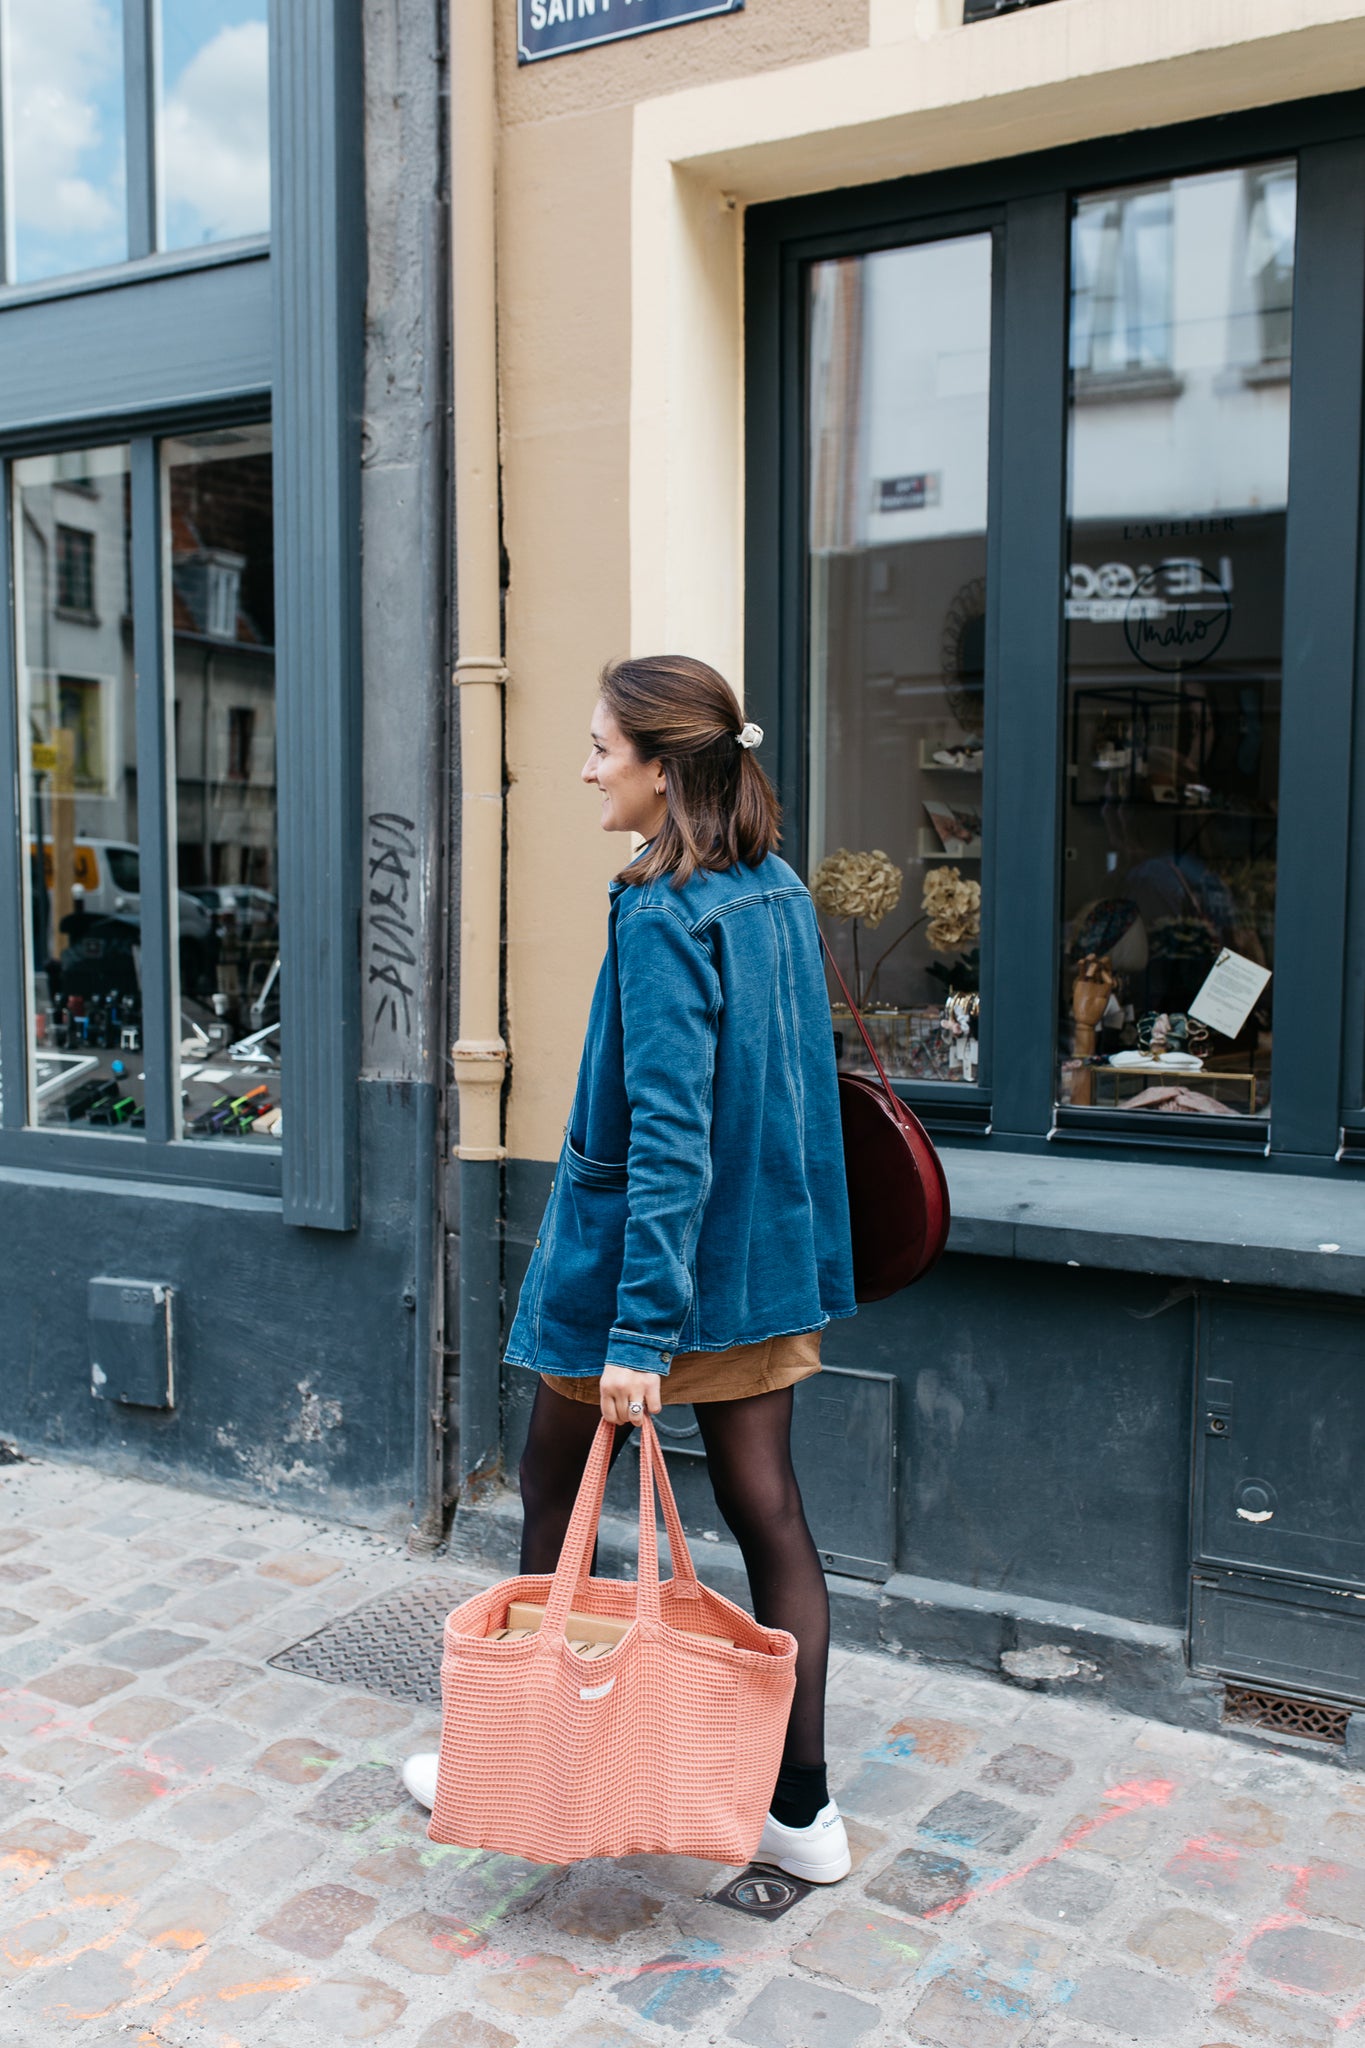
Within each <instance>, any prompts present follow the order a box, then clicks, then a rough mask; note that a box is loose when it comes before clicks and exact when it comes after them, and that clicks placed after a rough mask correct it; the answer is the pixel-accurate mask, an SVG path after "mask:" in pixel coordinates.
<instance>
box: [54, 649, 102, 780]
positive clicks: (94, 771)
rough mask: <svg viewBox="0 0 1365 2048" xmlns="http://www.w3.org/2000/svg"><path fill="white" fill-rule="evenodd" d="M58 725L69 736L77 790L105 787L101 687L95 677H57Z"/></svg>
mask: <svg viewBox="0 0 1365 2048" xmlns="http://www.w3.org/2000/svg"><path fill="white" fill-rule="evenodd" d="M57 693H58V722H59V723H60V724H61V725H63V726H64V727H65V728H66V730H67V731H68V732H69V733H71V735H72V778H73V780H74V782H75V785H76V788H77V789H90V790H99V791H101V792H103V791H104V790H105V789H106V788H107V786H108V779H107V775H106V772H105V757H104V701H103V696H104V686H103V684H102V683H101V682H100V679H99V677H98V676H58V678H57Z"/></svg>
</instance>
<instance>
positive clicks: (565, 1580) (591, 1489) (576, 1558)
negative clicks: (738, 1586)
mask: <svg viewBox="0 0 1365 2048" xmlns="http://www.w3.org/2000/svg"><path fill="white" fill-rule="evenodd" d="M615 1434H616V1424H615V1423H614V1422H608V1420H607V1418H606V1417H605V1415H604V1416H603V1418H602V1420H601V1422H599V1424H598V1425H597V1435H596V1436H595V1437H594V1438H593V1445H592V1450H591V1451H590V1453H589V1455H588V1462H587V1465H586V1466H585V1467H584V1471H583V1478H582V1481H581V1483H580V1485H579V1488H578V1498H577V1500H576V1501H575V1502H574V1510H573V1514H572V1516H571V1517H570V1519H569V1527H568V1531H567V1533H566V1535H565V1537H564V1547H563V1549H562V1550H561V1551H560V1553H559V1563H558V1564H557V1565H556V1567H555V1575H554V1579H553V1581H552V1582H551V1586H550V1593H549V1598H548V1599H547V1600H546V1602H545V1619H544V1621H543V1622H542V1623H541V1626H540V1630H539V1636H540V1640H541V1641H542V1642H544V1643H547V1644H555V1643H557V1640H558V1639H559V1638H560V1637H562V1636H563V1635H564V1633H565V1631H566V1629H567V1627H568V1621H569V1610H570V1608H571V1607H572V1605H573V1598H574V1594H575V1592H576V1591H577V1589H578V1587H579V1585H580V1584H581V1583H582V1582H583V1580H584V1579H585V1578H586V1575H587V1566H588V1561H589V1559H590V1558H591V1556H592V1547H593V1544H594V1542H595V1541H596V1539H597V1527H598V1523H599V1522H600V1521H601V1519H602V1496H603V1495H604V1493H605V1492H606V1490H607V1474H608V1472H609V1470H610V1469H611V1448H612V1439H613V1438H614V1436H615ZM656 1487H657V1490H658V1497H659V1500H660V1501H661V1503H662V1505H663V1512H664V1523H665V1526H666V1527H667V1530H668V1542H669V1549H670V1551H671V1553H672V1557H673V1577H674V1582H675V1585H676V1589H677V1591H678V1593H679V1594H681V1596H682V1597H683V1598H684V1599H693V1598H696V1597H697V1596H698V1592H699V1588H698V1585H697V1571H696V1566H695V1565H694V1564H693V1562H692V1553H691V1551H690V1550H689V1549H688V1547H687V1538H686V1537H685V1536H684V1535H683V1526H682V1518H681V1516H680V1515H679V1513H678V1504H677V1502H676V1500H675V1499H674V1498H673V1488H672V1485H671V1484H670V1482H669V1477H668V1472H667V1469H666V1467H665V1465H664V1460H663V1452H662V1451H661V1449H660V1448H659V1439H658V1437H657V1436H656V1434H655V1431H654V1425H653V1423H652V1422H651V1421H650V1419H649V1417H648V1416H647V1415H646V1416H644V1417H642V1419H641V1422H640V1576H639V1582H638V1583H639V1592H638V1609H637V1611H638V1612H639V1614H640V1615H641V1617H642V1618H644V1619H646V1620H650V1621H657V1620H658V1619H659V1540H658V1535H657V1531H656V1527H655V1521H656V1512H657V1511H656V1507H655V1489H656Z"/></svg>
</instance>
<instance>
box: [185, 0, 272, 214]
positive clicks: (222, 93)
mask: <svg viewBox="0 0 1365 2048" xmlns="http://www.w3.org/2000/svg"><path fill="white" fill-rule="evenodd" d="M161 67H162V101H161V161H162V191H163V195H164V208H165V219H166V226H165V234H164V237H163V246H164V247H165V248H168V249H188V248H192V247H194V246H195V245H196V244H198V243H201V242H221V241H229V240H231V239H232V238H233V237H235V236H238V235H255V234H264V233H265V231H266V230H267V229H268V228H269V225H270V135H269V114H268V106H267V78H268V69H267V54H266V0H161Z"/></svg>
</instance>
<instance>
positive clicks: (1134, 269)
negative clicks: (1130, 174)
mask: <svg viewBox="0 0 1365 2048" xmlns="http://www.w3.org/2000/svg"><path fill="white" fill-rule="evenodd" d="M1171 256H1172V241H1171V197H1170V191H1169V189H1165V190H1161V191H1155V192H1151V191H1148V192H1129V193H1121V194H1119V193H1109V194H1106V195H1104V196H1103V197H1102V198H1098V199H1086V200H1082V201H1081V202H1080V204H1079V205H1078V207H1077V209H1076V216H1075V224H1074V231H1073V238H1072V306H1071V319H1072V328H1071V336H1072V346H1071V361H1072V366H1073V368H1084V369H1089V370H1094V371H1123V370H1132V369H1156V368H1164V367H1167V366H1168V365H1169V363H1170V321H1171Z"/></svg>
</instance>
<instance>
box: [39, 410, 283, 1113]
mask: <svg viewBox="0 0 1365 2048" xmlns="http://www.w3.org/2000/svg"><path fill="white" fill-rule="evenodd" d="M69 461H70V458H69V457H64V458H55V457H51V456H30V457H26V458H24V459H23V460H21V461H19V462H16V463H15V464H14V465H13V469H12V477H13V485H12V489H13V528H14V533H15V547H16V564H15V596H16V604H15V620H14V630H15V640H16V653H17V670H18V679H19V691H18V713H19V729H20V732H21V734H24V735H26V736H27V746H28V773H27V778H26V784H25V791H24V796H25V805H24V810H25V816H24V829H25V833H26V841H27V845H28V848H29V890H28V894H29V903H28V935H29V946H28V951H29V958H30V963H31V964H30V975H31V981H32V989H31V1000H30V1001H29V1002H28V1004H27V1005H26V1009H27V1013H28V1015H29V1017H30V1018H31V1019H32V1046H31V1097H32V1099H31V1107H30V1121H32V1122H34V1123H37V1124H40V1125H47V1126H56V1127H60V1128H63V1129H71V1128H73V1127H74V1128H79V1129H81V1130H83V1131H96V1132H100V1133H104V1134H111V1133H116V1134H118V1135H120V1136H122V1137H124V1138H129V1137H132V1136H134V1135H139V1134H141V1133H142V1132H143V1131H144V1129H145V1127H146V1101H147V1091H148V1088H149V1087H151V1088H153V1089H155V1090H157V1091H158V1092H159V1093H160V1094H161V1095H162V1096H163V1097H164V1096H167V1095H169V1096H170V1097H171V1099H172V1100H173V1101H174V1102H175V1103H176V1104H177V1113H176V1116H175V1121H174V1125H173V1135H177V1136H183V1137H185V1138H188V1139H193V1140H201V1139H212V1140H214V1141H216V1142H217V1143H218V1144H219V1145H220V1146H221V1145H222V1144H223V1143H224V1142H225V1141H248V1142H251V1143H254V1144H258V1145H259V1144H267V1145H269V1144H274V1143H276V1142H278V1138H279V1129H280V1120H279V1114H278V1109H279V910H278V896H277V891H278V859H277V851H276V849H277V843H278V831H277V809H276V794H275V775H274V767H273V757H274V694H275V672H274V550H273V517H272V498H271V458H270V435H269V429H268V428H266V427H258V426H240V427H236V428H226V429H225V428H218V429H216V430H215V431H214V432H213V433H212V434H208V435H204V436H202V437H196V436H194V435H185V436H182V437H180V438H178V439H176V440H173V441H167V442H164V443H163V444H162V446H161V479H162V480H161V488H160V490H159V492H158V493H153V494H152V496H151V497H150V498H149V499H148V500H147V501H146V502H147V504H148V505H149V507H151V508H152V509H153V513H154V516H159V517H160V520H161V523H162V529H163V530H162V532H161V533H160V535H158V534H157V533H156V532H154V531H151V530H148V531H146V532H142V531H141V530H139V531H138V532H137V534H136V536H135V531H134V519H133V511H132V506H133V497H132V494H131V492H130V489H129V480H130V450H129V449H128V448H127V447H126V446H118V447H112V448H95V449H89V450H85V451H82V453H81V454H80V456H79V461H80V464H81V468H82V475H83V476H84V478H85V479H86V491H87V516H88V517H89V519H90V521H91V525H90V527H89V528H88V529H82V530H81V532H80V533H79V535H78V536H77V537H78V538H80V539H89V540H91V542H92V545H93V543H94V542H96V541H97V542H98V553H97V555H96V557H95V558H96V559H97V560H98V561H99V563H100V564H101V573H102V574H105V575H107V576H108V577H109V578H110V579H111V581H112V580H114V579H117V582H118V583H119V584H120V585H121V584H122V582H123V580H124V578H125V575H126V574H127V573H128V572H127V569H126V561H127V558H128V557H129V556H130V555H131V554H132V553H133V552H134V549H135V545H136V546H137V547H140V548H141V549H143V551H144V553H145V556H146V557H147V558H148V559H150V560H152V561H156V562H160V563H161V564H162V565H163V570H162V573H163V576H164V579H165V590H164V599H163V613H164V615H165V616H166V622H167V638H168V649H167V660H166V662H165V664H164V672H165V676H166V688H167V690H168V692H169V694H170V697H171V702H172V704H173V706H174V719H173V733H174V744H173V754H172V764H171V765H172V777H173V786H174V790H175V805H174V814H173V818H172V819H171V820H170V821H169V822H170V845H169V849H168V850H169V854H170V869H171V872H172V873H173V874H175V875H176V876H177V877H178V881H179V886H178V887H173V888H171V889H170V890H169V892H168V893H169V917H168V920H167V921H166V923H165V924H164V926H163V925H162V923H161V922H160V921H159V920H158V919H157V916H156V913H155V912H154V911H153V910H151V909H149V907H148V905H149V903H150V901H151V900H152V899H150V898H149V897H148V895H147V891H146V878H145V866H144V859H143V844H142V842H143V838H144V835H145V834H146V833H147V832H149V831H151V832H153V833H156V834H160V833H161V832H162V831H163V830H164V829H165V826H166V823H167V821H166V820H165V819H164V818H163V817H162V816H161V815H159V811H158V810H154V811H153V813H152V814H151V815H150V817H149V815H148V814H147V809H146V804H145V800H144V801H143V803H141V804H140V802H139V789H140V787H141V786H142V778H141V777H140V776H139V773H138V748H139V729H140V728H142V727H145V725H146V722H147V721H146V719H145V718H144V717H142V716H141V715H140V713H139V699H140V695H141V693H142V692H143V691H145V690H146V689H147V688H153V689H155V688H156V687H158V679H159V676H160V674H161V672H162V667H163V665H162V664H158V663H156V662H154V661H152V660H150V659H148V658H147V657H146V656H144V657H143V658H142V659H141V660H139V662H138V663H137V664H136V666H135V664H134V660H133V639H132V634H131V633H130V631H129V630H128V622H127V620H126V619H125V618H123V617H122V616H121V615H120V614H119V613H117V612H116V611H115V612H106V613H105V614H103V615H102V616H101V617H100V618H99V619H96V620H94V622H93V623H94V632H95V636H96V638H95V646H94V652H95V656H96V659H97V660H98V661H99V662H100V664H101V666H102V668H103V671H104V672H103V673H102V674H100V675H98V676H84V675H73V674H71V673H70V672H69V671H68V669H67V667H66V650H67V647H68V645H76V644H78V645H79V646H80V647H81V649H82V650H83V652H84V654H85V656H86V658H87V659H88V658H89V654H90V652H91V650H92V639H91V633H92V623H91V618H90V616H88V615H89V614H90V610H91V608H90V606H89V604H88V603H87V604H86V606H84V607H81V606H78V605H75V604H73V602H72V599H73V596H75V595H78V594H79V593H78V592H76V591H75V590H74V587H73V586H72V585H70V584H69V583H66V582H64V581H63V576H62V573H61V571H60V567H59V565H60V563H61V561H62V559H63V558H62V555H61V550H60V541H61V536H62V534H63V532H64V531H70V529H64V528H63V527H62V526H61V525H60V523H59V522H58V521H57V519H56V517H55V508H56V506H57V505H58V504H59V503H60V499H59V496H58V493H59V491H60V488H61V485H62V477H61V474H60V471H61V467H62V464H63V462H66V463H68V464H69ZM157 506H159V507H160V512H159V515H157V514H156V512H155V508H156V507H157ZM74 559H75V560H76V561H77V562H79V561H80V560H81V559H82V557H81V555H80V553H79V551H76V553H75V555H74ZM84 559H85V560H86V561H87V563H88V561H89V559H90V557H89V556H88V555H87V556H86V557H84ZM224 562H227V563H229V564H230V565H231V568H230V578H231V590H230V596H231V603H230V607H229V608H230V612H231V622H232V631H231V633H230V634H228V633H226V632H224V633H221V634H217V635H215V634H212V633H210V632H208V631H206V625H208V624H212V623H215V620H214V617H213V614H212V600H211V598H209V597H208V596H207V594H208V593H209V592H211V591H212V589H213V585H212V583H211V581H209V580H206V578H205V577H204V576H203V575H202V574H200V573H199V572H200V571H202V570H203V569H204V568H205V567H206V566H207V568H208V569H209V570H210V571H211V570H213V569H215V568H221V566H222V565H223V563H224ZM196 598H199V599H205V600H206V602H207V603H208V605H209V610H208V611H207V612H205V611H203V610H197V609H196V607H195V599H196ZM217 623H222V621H221V618H220V619H218V620H217ZM267 760H268V762H269V766H268V767H267V765H266V763H267ZM206 876H210V877H212V880H211V881H207V882H206V881H205V879H204V878H205V877H206ZM152 957H159V958H160V959H161V960H162V961H164V962H167V963H169V964H170V966H171V973H170V981H169V986H170V987H172V988H178V996H177V998H176V1001H177V1004H178V1007H177V1010H176V1022H175V1027H174V1028H173V1030H172V1032H171V1034H170V1041H169V1060H170V1064H171V1067H172V1070H173V1076H174V1078H173V1081H172V1079H171V1077H170V1076H167V1075H166V1074H165V1073H164V1072H158V1071H157V1070H156V1054H155V1051H154V1049H153V1047H152V1046H150V1045H149V1044H148V1042H147V1034H146V1025H147V1018H146V1016H145V1015H144V1005H145V1004H146V1003H147V1002H148V1001H149V1000H150V998H149V996H148V983H147V966H148V962H149V960H150V959H151V958H152ZM168 1084H169V1085H168Z"/></svg>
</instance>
